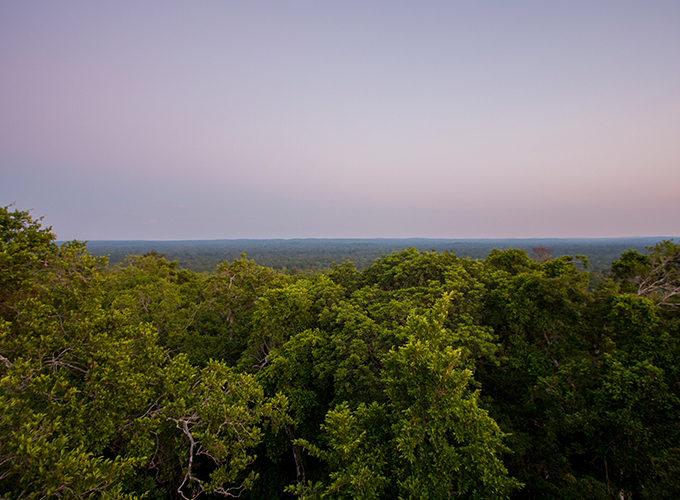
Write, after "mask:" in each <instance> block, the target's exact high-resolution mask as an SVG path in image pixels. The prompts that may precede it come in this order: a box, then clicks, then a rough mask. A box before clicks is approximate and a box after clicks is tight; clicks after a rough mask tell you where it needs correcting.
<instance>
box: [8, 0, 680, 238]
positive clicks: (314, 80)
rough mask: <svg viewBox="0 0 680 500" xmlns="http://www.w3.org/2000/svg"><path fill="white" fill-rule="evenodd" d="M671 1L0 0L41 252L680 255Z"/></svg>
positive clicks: (677, 80)
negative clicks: (414, 245)
mask: <svg viewBox="0 0 680 500" xmlns="http://www.w3.org/2000/svg"><path fill="white" fill-rule="evenodd" d="M678 47H680V2H677V1H670V0H669V1H652V2H645V3H643V2H631V1H623V2H597V3H593V2H585V1H574V2H564V3H559V4H556V3H543V2H533V1H520V2H484V3H482V2H448V1H424V2H418V3H415V2H403V1H397V2H371V3H366V2H355V1H349V2H342V3H327V2H324V3H319V2H309V1H291V2H284V3H280V2H273V1H252V2H247V3H237V2H218V1H207V2H202V3H200V4H198V3H189V2H177V1H168V2H164V3H156V2H149V1H140V2H137V1H135V2H132V1H128V0H124V1H120V2H111V3H105V2H86V1H84V0H77V1H69V2H61V1H55V2H38V1H32V0H27V1H22V2H13V1H9V0H0V68H2V71H0V205H2V206H5V205H8V204H11V203H16V208H17V209H19V210H28V209H32V210H33V211H32V215H33V216H34V217H40V216H44V223H45V225H51V226H52V227H53V230H54V232H55V233H56V234H57V237H58V239H59V240H62V241H64V240H72V239H79V240H90V241H95V240H101V241H116V240H118V241H130V240H148V241H181V240H184V241H186V240H215V239H278V238H283V239H295V238H330V239H334V238H349V239H366V238H369V239H372V238H389V239H403V238H415V237H418V238H434V239H482V238H484V239H505V238H516V239H527V238H550V237H556V238H608V237H624V238H625V237H636V236H638V237H648V236H652V237H660V236H658V235H664V234H680V195H678V193H680V57H678V54H677V53H678Z"/></svg>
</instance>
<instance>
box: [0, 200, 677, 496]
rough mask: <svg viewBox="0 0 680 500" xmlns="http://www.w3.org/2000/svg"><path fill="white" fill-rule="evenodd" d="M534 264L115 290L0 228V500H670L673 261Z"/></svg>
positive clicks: (196, 280) (126, 280) (11, 228)
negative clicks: (592, 278) (607, 265)
mask: <svg viewBox="0 0 680 500" xmlns="http://www.w3.org/2000/svg"><path fill="white" fill-rule="evenodd" d="M539 260H541V261H542V262H539V261H537V260H533V259H531V258H529V256H528V255H527V253H526V252H525V251H524V250H494V251H492V252H491V253H490V254H489V255H488V256H487V257H486V258H485V259H483V260H470V259H462V258H459V257H457V256H455V255H453V254H451V253H446V252H445V253H436V252H423V251H418V250H415V249H407V250H403V251H400V252H395V253H392V254H390V255H386V256H383V257H382V258H380V259H378V260H376V261H375V262H374V263H373V264H372V265H371V266H369V267H367V268H366V269H364V270H362V271H358V270H357V269H356V268H355V267H354V266H353V265H352V264H351V263H345V264H342V265H338V266H335V267H334V268H333V269H332V270H330V271H328V272H325V273H319V274H315V275H312V276H307V275H298V276H287V275H283V274H280V273H277V272H275V271H273V270H272V269H269V268H265V267H261V266H258V265H257V264H255V263H254V262H253V261H249V260H247V259H246V258H245V256H242V257H241V258H240V259H236V260H234V261H233V262H225V263H222V264H220V265H219V266H218V267H217V269H216V270H215V271H214V272H213V273H210V274H198V273H195V272H191V271H187V270H182V269H179V268H178V265H177V263H176V262H169V261H167V260H166V259H165V258H164V257H163V256H161V255H158V254H156V253H153V252H152V253H149V254H146V255H141V256H132V257H128V258H127V259H126V261H125V262H124V264H123V265H120V266H117V267H114V268H108V266H107V262H106V259H105V258H101V257H93V256H91V255H90V254H88V252H87V251H86V248H85V245H84V244H83V243H79V242H70V243H66V244H63V245H61V246H57V245H56V244H55V243H54V235H53V234H52V233H51V232H50V230H49V228H43V227H41V225H40V221H39V220H38V221H36V220H34V219H32V218H31V217H30V215H29V214H28V213H27V212H21V211H18V210H11V207H5V208H0V406H1V407H2V408H3V410H2V412H0V497H2V498H7V499H20V498H22V499H23V498H27V499H32V498H46V497H56V498H121V499H122V498H126V499H132V498H142V497H143V498H149V499H154V498H158V499H161V498H177V499H197V498H224V497H237V496H240V497H241V498H248V499H276V498H281V499H283V498H290V499H293V498H304V499H310V500H311V499H325V498H328V499H393V498H403V499H433V500H434V499H445V498H466V499H491V498H493V499H496V498H498V499H502V498H516V499H521V498H549V499H552V498H554V499H569V498H572V499H609V498H617V499H619V498H626V499H638V498H640V499H645V498H649V499H652V498H654V499H660V498H678V496H679V494H680V419H679V418H678V416H679V415H680V367H679V366H678V365H679V363H678V361H679V360H680V316H679V315H678V312H679V307H680V245H676V244H674V243H673V242H670V241H667V242H663V243H661V244H659V245H657V246H656V247H654V248H650V249H649V251H648V252H647V253H646V254H642V253H640V252H638V251H635V250H631V251H628V252H624V253H623V254H622V255H621V258H620V259H619V260H617V261H616V262H614V264H613V265H612V273H611V275H612V279H610V280H606V281H604V282H603V283H602V284H601V285H600V286H599V288H598V289H597V290H592V291H591V290H589V289H588V286H587V285H588V281H589V280H588V274H587V272H586V271H584V270H583V265H582V264H584V263H586V264H587V262H585V258H584V257H579V258H572V257H570V256H563V257H559V258H549V256H548V258H545V259H539ZM577 260H580V262H581V265H576V264H577Z"/></svg>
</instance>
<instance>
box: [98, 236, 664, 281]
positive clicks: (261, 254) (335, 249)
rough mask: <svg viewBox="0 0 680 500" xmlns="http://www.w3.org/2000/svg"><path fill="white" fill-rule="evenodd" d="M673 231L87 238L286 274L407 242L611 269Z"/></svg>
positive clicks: (115, 251) (191, 263) (204, 266)
mask: <svg viewBox="0 0 680 500" xmlns="http://www.w3.org/2000/svg"><path fill="white" fill-rule="evenodd" d="M667 239H670V238H669V237H645V238H640V237H638V238H573V239H572V238H535V239H512V238H506V239H475V240H473V239H427V238H408V239H290V240H283V239H268V240H247V239H239V240H188V241H89V242H88V243H87V250H88V252H90V253H91V254H92V255H94V256H105V255H108V256H109V264H110V265H112V266H113V265H116V264H121V263H123V261H124V260H125V257H126V256H128V255H143V254H145V253H149V252H153V251H156V252H158V253H159V254H162V255H165V257H166V258H167V259H168V260H171V261H172V260H176V261H177V262H178V264H179V267H180V268H182V269H187V270H190V271H194V272H207V271H212V270H214V269H215V267H216V266H217V265H218V264H220V263H222V262H225V261H226V262H232V261H234V260H236V259H238V258H240V256H241V254H242V253H245V254H246V255H247V257H248V258H249V259H253V260H254V261H255V262H257V263H258V264H259V265H261V266H265V267H271V268H272V269H275V270H277V271H280V272H283V273H285V274H298V273H302V274H304V273H309V272H319V271H326V270H329V269H331V268H332V267H333V263H337V264H341V263H343V262H347V261H350V262H352V263H353V264H354V266H355V267H356V268H357V269H358V270H363V269H365V268H367V267H368V266H370V265H371V264H373V263H374V262H375V260H376V259H378V258H380V257H381V256H382V255H387V254H390V253H392V252H395V251H399V250H403V249H405V248H416V249H418V250H421V251H431V250H434V251H436V252H439V253H441V252H446V251H449V252H451V253H453V254H455V255H457V256H458V257H463V258H470V259H483V258H485V257H486V256H487V255H488V254H489V252H490V251H491V250H493V249H494V248H497V249H499V250H507V249H511V248H520V249H523V250H526V252H527V253H528V254H529V255H530V256H533V254H534V250H533V249H534V248H543V249H549V250H551V251H552V256H553V257H561V256H563V255H585V256H586V257H587V258H588V261H589V264H590V265H589V270H590V271H604V270H606V269H609V266H610V265H611V263H612V261H613V260H615V259H617V258H618V257H619V256H620V255H621V253H622V252H624V251H626V250H629V249H634V250H638V251H641V252H642V251H644V250H645V248H647V247H651V246H654V245H656V244H657V243H658V242H660V241H663V240H667Z"/></svg>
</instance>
